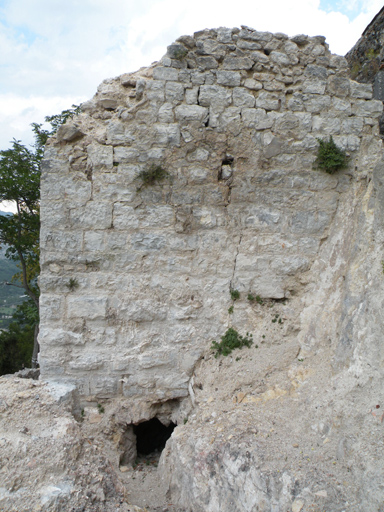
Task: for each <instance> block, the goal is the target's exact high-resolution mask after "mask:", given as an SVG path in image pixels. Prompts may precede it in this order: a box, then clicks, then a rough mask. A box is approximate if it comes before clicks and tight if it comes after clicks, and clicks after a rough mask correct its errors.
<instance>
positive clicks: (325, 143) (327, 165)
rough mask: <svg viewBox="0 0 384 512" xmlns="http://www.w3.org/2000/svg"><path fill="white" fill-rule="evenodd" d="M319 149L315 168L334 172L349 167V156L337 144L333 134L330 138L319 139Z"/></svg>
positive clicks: (330, 172)
mask: <svg viewBox="0 0 384 512" xmlns="http://www.w3.org/2000/svg"><path fill="white" fill-rule="evenodd" d="M317 141H318V143H319V149H318V152H317V157H316V160H315V168H316V169H321V170H323V171H325V172H327V173H328V174H334V173H335V172H336V171H338V170H339V169H344V168H345V167H347V163H348V157H347V155H346V154H345V151H343V150H342V149H341V148H339V147H338V146H336V144H335V141H334V140H333V137H332V135H331V136H330V138H329V140H325V139H317Z"/></svg>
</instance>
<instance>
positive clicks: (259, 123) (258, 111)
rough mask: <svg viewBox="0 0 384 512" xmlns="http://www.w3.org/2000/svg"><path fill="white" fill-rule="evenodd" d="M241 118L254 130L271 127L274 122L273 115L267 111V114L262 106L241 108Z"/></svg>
mask: <svg viewBox="0 0 384 512" xmlns="http://www.w3.org/2000/svg"><path fill="white" fill-rule="evenodd" d="M242 120H243V123H244V124H245V126H247V127H248V128H255V129H256V130H268V129H270V128H272V126H273V123H274V120H275V118H274V116H273V114H272V115H271V113H270V112H269V113H268V114H267V113H266V111H265V110H264V109H262V108H244V109H243V110H242Z"/></svg>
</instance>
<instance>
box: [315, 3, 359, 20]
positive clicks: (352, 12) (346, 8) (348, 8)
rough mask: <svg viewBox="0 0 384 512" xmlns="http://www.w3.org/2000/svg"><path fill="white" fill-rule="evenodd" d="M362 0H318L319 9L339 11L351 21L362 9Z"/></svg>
mask: <svg viewBox="0 0 384 512" xmlns="http://www.w3.org/2000/svg"><path fill="white" fill-rule="evenodd" d="M363 6H364V1H363V0H320V9H321V10H322V11H325V12H327V13H329V12H341V13H342V14H345V16H348V19H349V21H353V20H354V19H355V18H356V17H357V16H358V15H359V14H360V13H361V12H362V11H363V10H364V8H363Z"/></svg>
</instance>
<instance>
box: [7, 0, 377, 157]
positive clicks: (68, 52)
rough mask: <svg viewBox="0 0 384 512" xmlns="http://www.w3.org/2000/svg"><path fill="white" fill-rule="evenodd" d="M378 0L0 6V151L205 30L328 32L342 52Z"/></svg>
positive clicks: (35, 1)
mask: <svg viewBox="0 0 384 512" xmlns="http://www.w3.org/2000/svg"><path fill="white" fill-rule="evenodd" d="M381 7H382V3H381V2H380V1H379V0H294V1H293V2H288V1H287V0H236V1H233V0H230V1H229V0H220V1H212V0H190V1H189V2H187V1H185V0H183V1H180V0H142V1H140V0H0V50H1V51H0V149H6V148H8V147H9V146H10V142H9V141H11V140H12V139H13V138H16V139H19V140H21V141H22V142H23V143H24V144H30V143H32V141H33V137H32V134H31V130H30V123H32V122H42V121H43V120H44V116H46V115H52V114H57V113H60V112H61V111H62V110H63V109H65V108H69V107H70V106H71V105H72V104H74V103H75V104H79V103H80V102H82V101H85V100H87V99H89V98H91V97H92V96H93V94H94V93H95V92H96V88H97V86H98V84H99V83H100V82H101V81H102V80H103V79H105V78H108V77H113V76H118V75H120V74H122V73H125V72H128V71H135V70H136V69H138V68H140V67H141V66H147V65H149V64H151V63H152V62H153V61H155V60H159V59H160V58H161V57H162V56H163V55H164V53H165V51H166V46H167V45H169V44H171V43H172V42H173V41H174V40H175V39H176V38H177V37H178V36H180V35H183V34H192V33H193V32H195V31H197V30H201V29H203V28H215V27H220V26H228V27H235V26H237V27H239V26H240V25H247V26H249V27H252V28H254V29H256V30H263V31H270V32H285V33H286V34H288V35H290V36H293V35H296V34H302V33H305V34H308V35H325V36H326V38H327V42H328V44H329V45H330V49H331V51H332V52H333V53H338V54H343V55H344V54H345V53H346V52H347V51H348V50H349V49H350V48H351V47H352V46H353V45H354V43H355V42H356V41H357V40H358V38H359V37H360V35H361V33H362V31H363V30H364V28H365V27H366V25H367V24H368V23H369V22H370V21H371V19H372V18H373V17H374V15H375V14H376V13H377V12H378V11H379V10H380V9H381Z"/></svg>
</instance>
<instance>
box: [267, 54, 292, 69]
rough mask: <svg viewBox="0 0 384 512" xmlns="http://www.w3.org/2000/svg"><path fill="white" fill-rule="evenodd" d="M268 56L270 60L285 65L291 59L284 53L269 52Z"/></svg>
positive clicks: (287, 64)
mask: <svg viewBox="0 0 384 512" xmlns="http://www.w3.org/2000/svg"><path fill="white" fill-rule="evenodd" d="M269 57H270V59H271V61H272V62H274V63H275V64H278V65H279V66H282V67H287V66H290V65H291V60H290V58H289V57H288V56H287V55H286V54H285V53H282V52H271V53H270V56H269Z"/></svg>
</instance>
